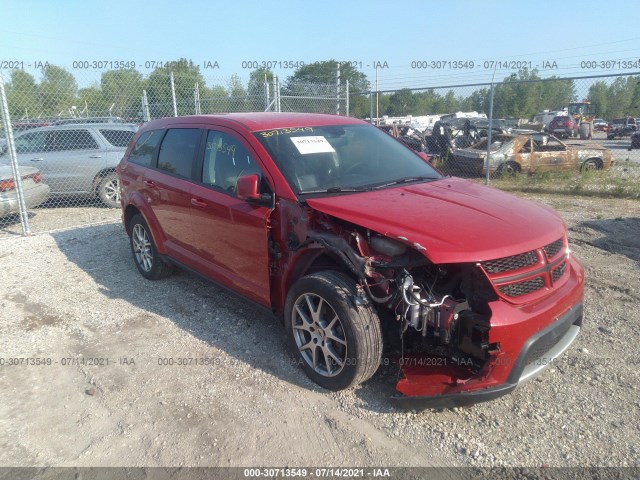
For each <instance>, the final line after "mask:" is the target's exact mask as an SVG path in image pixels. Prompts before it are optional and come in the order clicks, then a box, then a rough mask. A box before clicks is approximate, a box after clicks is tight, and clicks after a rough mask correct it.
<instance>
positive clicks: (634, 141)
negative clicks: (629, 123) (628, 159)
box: [629, 132, 640, 150]
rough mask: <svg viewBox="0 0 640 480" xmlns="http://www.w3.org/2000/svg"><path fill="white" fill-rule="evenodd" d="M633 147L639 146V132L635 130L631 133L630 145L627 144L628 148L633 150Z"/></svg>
mask: <svg viewBox="0 0 640 480" xmlns="http://www.w3.org/2000/svg"><path fill="white" fill-rule="evenodd" d="M634 148H640V132H636V133H634V134H633V135H631V145H630V146H629V150H633V149H634Z"/></svg>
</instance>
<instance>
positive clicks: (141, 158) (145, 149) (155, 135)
mask: <svg viewBox="0 0 640 480" xmlns="http://www.w3.org/2000/svg"><path fill="white" fill-rule="evenodd" d="M163 133H164V130H151V131H149V132H144V133H143V134H142V135H140V138H138V141H137V142H136V146H135V147H133V151H132V152H131V154H130V155H129V158H128V161H129V162H131V163H135V164H137V165H142V166H143V167H149V166H151V162H152V161H153V155H154V154H155V151H156V148H158V145H159V144H160V140H162V134H163Z"/></svg>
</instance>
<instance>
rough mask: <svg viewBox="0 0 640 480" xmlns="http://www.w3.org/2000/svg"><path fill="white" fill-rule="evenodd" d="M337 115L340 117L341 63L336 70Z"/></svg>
mask: <svg viewBox="0 0 640 480" xmlns="http://www.w3.org/2000/svg"><path fill="white" fill-rule="evenodd" d="M336 115H340V63H338V66H337V68H336Z"/></svg>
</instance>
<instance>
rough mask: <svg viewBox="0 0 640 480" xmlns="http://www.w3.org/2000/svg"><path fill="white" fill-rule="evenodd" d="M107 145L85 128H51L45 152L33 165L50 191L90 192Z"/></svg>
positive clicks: (103, 161)
mask: <svg viewBox="0 0 640 480" xmlns="http://www.w3.org/2000/svg"><path fill="white" fill-rule="evenodd" d="M105 157H106V145H105V144H104V142H103V141H102V140H101V139H100V138H99V137H98V136H97V135H95V133H94V132H92V131H91V130H88V129H86V128H75V129H74V128H69V129H59V130H52V131H50V132H49V137H48V139H47V145H46V151H45V152H44V153H43V154H42V156H41V160H40V161H39V162H38V163H37V164H36V165H37V166H38V168H39V169H40V170H41V171H42V176H43V180H44V182H45V183H48V184H49V186H50V187H51V191H52V192H54V193H55V192H61V193H87V192H92V191H93V181H94V179H95V176H96V174H97V173H98V172H99V171H100V170H102V169H103V168H104V165H105Z"/></svg>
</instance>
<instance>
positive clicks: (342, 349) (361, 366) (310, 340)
mask: <svg viewBox="0 0 640 480" xmlns="http://www.w3.org/2000/svg"><path fill="white" fill-rule="evenodd" d="M285 328H286V331H287V337H288V342H289V346H290V347H291V349H292V351H293V354H294V355H295V357H296V359H297V360H298V363H299V364H300V365H301V366H302V369H303V370H304V371H305V373H306V374H307V376H308V377H309V378H310V379H311V380H313V381H314V382H315V383H317V384H318V385H320V386H321V387H324V388H326V389H327V390H334V391H336V390H342V389H345V388H350V387H353V386H355V385H358V384H360V383H362V382H364V381H366V380H368V379H369V378H370V377H371V376H372V375H373V374H374V373H375V372H376V370H377V369H378V367H379V366H380V360H381V358H382V347H383V344H382V332H381V328H380V319H379V318H378V315H377V314H376V312H375V310H374V309H373V306H372V305H371V304H370V303H369V302H368V301H367V300H366V299H362V298H360V297H358V293H357V291H356V285H355V282H354V281H353V280H352V279H351V278H350V277H348V276H347V275H345V274H343V273H341V272H335V271H324V272H318V273H314V274H312V275H308V276H305V277H302V278H301V279H299V280H298V281H297V282H295V283H294V284H293V286H292V287H291V289H290V290H289V293H288V295H287V301H286V305H285Z"/></svg>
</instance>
